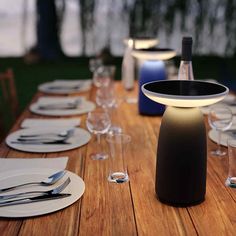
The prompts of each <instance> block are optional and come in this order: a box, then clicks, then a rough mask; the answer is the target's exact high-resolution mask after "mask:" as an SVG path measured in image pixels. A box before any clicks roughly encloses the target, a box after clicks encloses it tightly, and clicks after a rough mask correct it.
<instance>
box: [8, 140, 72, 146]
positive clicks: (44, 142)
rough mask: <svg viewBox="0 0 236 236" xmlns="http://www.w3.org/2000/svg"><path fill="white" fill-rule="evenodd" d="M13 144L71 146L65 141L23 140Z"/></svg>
mask: <svg viewBox="0 0 236 236" xmlns="http://www.w3.org/2000/svg"><path fill="white" fill-rule="evenodd" d="M11 143H13V144H26V145H44V144H47V145H51V144H52V145H53V144H67V145H68V144H71V143H70V142H66V141H65V140H54V141H52V140H51V141H41V140H37V141H31V140H25V141H12V142H11Z"/></svg>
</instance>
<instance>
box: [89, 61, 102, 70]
mask: <svg viewBox="0 0 236 236" xmlns="http://www.w3.org/2000/svg"><path fill="white" fill-rule="evenodd" d="M102 65H103V63H102V59H100V58H91V59H90V60H89V70H90V71H91V72H92V73H93V72H94V71H95V70H96V69H97V68H98V67H100V66H102Z"/></svg>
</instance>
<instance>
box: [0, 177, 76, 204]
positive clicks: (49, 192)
mask: <svg viewBox="0 0 236 236" xmlns="http://www.w3.org/2000/svg"><path fill="white" fill-rule="evenodd" d="M70 182H71V180H70V177H68V178H67V179H66V181H65V182H63V183H62V184H61V185H59V186H57V187H56V188H53V189H51V190H47V191H28V192H22V193H15V194H8V195H3V196H0V202H2V201H5V200H8V199H12V198H19V197H24V198H23V199H25V197H27V196H28V197H27V198H29V195H35V194H37V195H39V196H42V195H53V194H58V193H60V192H61V191H63V190H64V189H65V188H66V187H67V185H68V184H69V183H70ZM21 199H22V198H21Z"/></svg>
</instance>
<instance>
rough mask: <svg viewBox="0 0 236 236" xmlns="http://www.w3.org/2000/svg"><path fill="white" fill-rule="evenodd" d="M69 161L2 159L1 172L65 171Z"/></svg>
mask: <svg viewBox="0 0 236 236" xmlns="http://www.w3.org/2000/svg"><path fill="white" fill-rule="evenodd" d="M67 161H68V157H54V158H0V172H5V171H12V170H21V169H30V168H40V169H41V168H45V169H52V170H64V169H65V168H66V165H67Z"/></svg>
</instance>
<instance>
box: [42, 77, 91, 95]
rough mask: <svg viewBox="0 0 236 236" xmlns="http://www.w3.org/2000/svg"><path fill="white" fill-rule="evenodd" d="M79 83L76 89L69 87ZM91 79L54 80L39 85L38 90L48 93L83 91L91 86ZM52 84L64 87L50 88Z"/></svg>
mask: <svg viewBox="0 0 236 236" xmlns="http://www.w3.org/2000/svg"><path fill="white" fill-rule="evenodd" d="M78 84H79V85H81V87H79V88H78V89H71V88H70V86H76V85H78ZM91 84H92V80H90V79H89V80H55V81H51V82H47V83H43V84H41V85H39V87H38V90H39V91H41V92H45V93H49V94H72V93H78V92H85V91H88V90H89V89H90V88H91ZM53 86H59V87H60V86H62V87H65V88H60V89H50V88H51V87H53Z"/></svg>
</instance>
